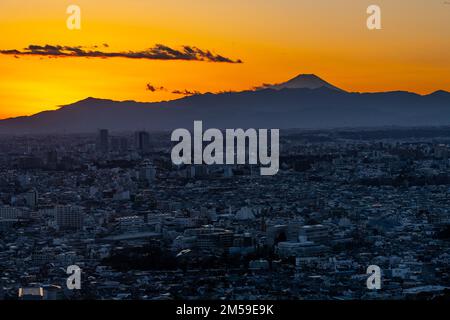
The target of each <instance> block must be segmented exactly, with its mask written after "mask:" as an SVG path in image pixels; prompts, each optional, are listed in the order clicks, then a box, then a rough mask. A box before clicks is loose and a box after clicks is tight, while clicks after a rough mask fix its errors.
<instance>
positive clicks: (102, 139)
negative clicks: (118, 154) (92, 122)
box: [97, 129, 109, 153]
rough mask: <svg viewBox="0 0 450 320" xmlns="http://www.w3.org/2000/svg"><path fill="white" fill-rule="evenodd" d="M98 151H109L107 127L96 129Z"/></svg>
mask: <svg viewBox="0 0 450 320" xmlns="http://www.w3.org/2000/svg"><path fill="white" fill-rule="evenodd" d="M97 147H98V151H100V152H103V153H107V152H108V151H109V131H108V130H107V129H100V130H99V131H98V142H97Z"/></svg>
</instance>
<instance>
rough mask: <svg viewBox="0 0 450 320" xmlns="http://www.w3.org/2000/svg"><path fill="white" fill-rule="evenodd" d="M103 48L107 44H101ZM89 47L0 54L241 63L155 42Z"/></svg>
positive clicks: (32, 47) (31, 48)
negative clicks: (140, 46) (119, 48)
mask: <svg viewBox="0 0 450 320" xmlns="http://www.w3.org/2000/svg"><path fill="white" fill-rule="evenodd" d="M103 46H104V47H105V48H107V47H109V45H108V44H106V43H105V44H103ZM93 48H94V49H95V50H92V47H91V48H87V47H82V46H59V45H56V46H54V45H45V46H39V45H30V46H28V47H27V48H25V49H23V50H17V49H12V50H0V53H1V54H7V55H15V56H21V55H22V56H27V55H31V56H33V55H34V56H48V57H52V58H58V57H85V58H116V57H118V58H128V59H149V60H191V61H208V62H224V63H242V60H240V59H238V60H233V59H230V58H227V57H224V56H222V55H218V54H214V53H212V52H211V51H209V50H202V49H199V48H197V47H191V46H183V47H181V49H173V48H171V47H168V46H166V45H162V44H157V45H155V46H154V47H152V48H149V49H146V50H143V51H127V52H104V51H100V50H97V48H98V47H97V46H95V47H93Z"/></svg>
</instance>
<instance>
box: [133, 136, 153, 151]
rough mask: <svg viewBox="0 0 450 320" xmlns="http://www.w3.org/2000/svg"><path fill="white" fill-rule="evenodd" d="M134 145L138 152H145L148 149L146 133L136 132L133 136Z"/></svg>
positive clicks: (148, 138)
mask: <svg viewBox="0 0 450 320" xmlns="http://www.w3.org/2000/svg"><path fill="white" fill-rule="evenodd" d="M134 145H135V147H136V150H138V151H139V152H147V151H149V149H150V134H149V133H148V132H146V131H137V132H136V133H135V134H134Z"/></svg>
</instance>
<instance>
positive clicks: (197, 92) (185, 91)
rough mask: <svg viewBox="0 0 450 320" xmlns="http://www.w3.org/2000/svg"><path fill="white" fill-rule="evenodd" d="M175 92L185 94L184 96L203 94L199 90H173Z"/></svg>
mask: <svg viewBox="0 0 450 320" xmlns="http://www.w3.org/2000/svg"><path fill="white" fill-rule="evenodd" d="M172 93H173V94H179V95H183V96H193V95H196V94H201V93H200V91H197V90H187V89H184V90H173V91H172Z"/></svg>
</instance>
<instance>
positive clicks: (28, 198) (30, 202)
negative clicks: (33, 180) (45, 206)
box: [24, 190, 38, 208]
mask: <svg viewBox="0 0 450 320" xmlns="http://www.w3.org/2000/svg"><path fill="white" fill-rule="evenodd" d="M24 198H25V203H26V205H27V206H28V207H32V208H34V207H36V206H37V204H38V193H37V191H36V190H30V191H28V192H26V193H25V194H24Z"/></svg>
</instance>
